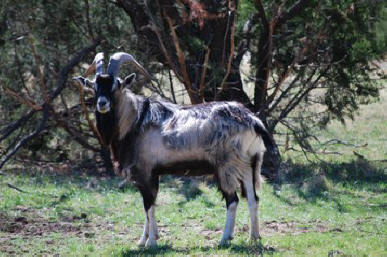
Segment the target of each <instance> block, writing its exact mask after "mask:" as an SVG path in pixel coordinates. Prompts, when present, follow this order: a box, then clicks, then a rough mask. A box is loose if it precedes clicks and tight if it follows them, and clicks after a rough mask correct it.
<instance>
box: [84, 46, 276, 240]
mask: <svg viewBox="0 0 387 257" xmlns="http://www.w3.org/2000/svg"><path fill="white" fill-rule="evenodd" d="M124 55H125V56H126V57H125V58H124V59H125V60H126V59H131V58H132V59H133V60H134V58H133V57H132V56H130V55H129V56H130V58H128V55H127V54H124V53H118V54H115V55H113V56H112V58H111V61H110V62H112V59H114V60H116V59H117V58H119V57H120V56H124ZM117 62H118V63H120V60H117V61H113V63H117ZM135 65H136V67H137V68H139V69H141V68H142V66H141V65H139V64H138V63H137V62H136V64H135ZM117 66H118V67H116V68H114V72H110V75H106V76H105V77H104V78H105V79H106V81H104V80H103V79H102V78H101V77H99V76H101V75H100V74H97V75H96V80H95V81H96V82H95V83H96V98H97V99H98V98H99V97H106V98H107V99H111V100H110V101H111V102H112V103H111V104H110V105H111V106H112V110H109V112H108V113H100V112H98V111H97V112H96V115H97V127H98V128H99V130H100V133H101V134H103V133H104V127H106V126H109V127H111V128H112V131H110V130H108V131H110V133H111V134H112V135H110V136H107V137H106V138H107V140H106V144H108V145H110V147H111V150H112V155H113V159H114V161H115V162H117V163H118V165H117V166H118V167H119V170H120V171H121V172H123V173H124V174H125V175H126V176H127V178H128V179H130V180H131V181H133V182H134V184H135V185H136V186H137V188H138V189H139V190H140V192H141V194H142V196H143V199H144V208H145V215H146V222H145V226H144V231H143V234H142V236H141V239H140V241H139V244H140V245H147V246H151V245H155V244H156V241H157V238H158V233H157V224H156V220H155V217H154V215H155V214H154V212H155V200H156V197H157V192H158V185H159V176H160V175H163V174H179V175H187V176H190V175H203V174H213V175H214V176H215V177H216V179H217V181H218V185H219V189H220V191H221V192H222V194H223V196H224V198H225V199H226V205H227V215H226V224H225V229H224V233H223V237H222V240H221V244H224V243H226V242H227V241H228V240H231V239H232V238H233V232H234V226H235V214H236V209H237V205H238V201H239V199H238V196H237V194H236V191H237V189H238V188H239V187H241V190H242V196H246V197H247V201H248V204H249V211H250V237H251V239H257V238H259V221H258V201H259V198H258V197H257V195H256V191H255V190H256V189H259V188H260V186H261V183H262V178H261V174H260V171H261V165H262V160H263V155H264V152H265V150H266V147H268V148H269V149H270V148H271V146H272V140H271V137H270V135H269V133H268V132H267V131H266V129H265V127H264V125H263V124H262V122H261V121H260V120H259V119H258V118H257V117H256V116H254V115H253V113H251V112H250V111H249V110H248V109H246V108H245V107H244V106H243V105H241V104H239V103H236V102H212V103H207V104H201V105H193V106H179V105H176V104H172V103H170V102H167V101H164V100H160V99H153V98H145V97H143V96H139V95H135V94H134V93H133V92H131V91H130V90H129V89H128V88H127V86H130V84H131V83H132V82H133V80H134V77H135V75H131V76H128V77H127V78H126V79H125V80H124V81H122V80H120V79H118V78H117V70H118V68H119V65H117ZM140 67H141V68H140ZM109 69H110V70H111V69H112V68H111V67H110V68H109V67H108V69H107V70H108V71H109ZM142 69H143V68H142ZM144 71H145V69H143V70H142V71H141V72H142V73H143V74H145V75H148V73H147V72H146V71H145V72H144ZM109 76H110V79H109V78H108V77H109ZM112 76H113V77H112ZM77 80H78V81H80V82H81V83H83V84H85V82H84V80H82V79H80V78H79V77H78V78H77ZM98 81H100V82H98ZM108 81H110V82H108ZM109 83H111V84H113V85H110V87H111V90H110V92H111V95H110V96H107V95H102V94H101V92H102V91H101V90H98V87H102V86H105V87H106V86H108V84H109ZM115 83H117V86H116V85H114V84H115ZM105 92H109V90H105ZM109 115H111V117H110V118H106V117H108V116H109ZM98 123H99V124H98ZM100 128H101V129H100ZM102 136H103V135H102ZM265 145H266V147H265Z"/></svg>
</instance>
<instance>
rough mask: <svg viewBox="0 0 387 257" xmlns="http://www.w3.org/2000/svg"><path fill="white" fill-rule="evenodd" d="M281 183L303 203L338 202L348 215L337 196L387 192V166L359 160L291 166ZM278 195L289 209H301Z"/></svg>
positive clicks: (338, 206)
mask: <svg viewBox="0 0 387 257" xmlns="http://www.w3.org/2000/svg"><path fill="white" fill-rule="evenodd" d="M281 180H282V182H283V183H287V184H290V185H291V188H293V189H294V191H295V192H296V193H297V195H298V196H299V197H300V198H301V199H304V200H305V201H308V202H312V203H315V202H316V201H317V200H319V199H323V200H329V201H334V202H335V203H336V205H337V208H338V210H339V211H342V212H345V211H346V208H345V206H343V205H342V204H341V202H340V199H339V198H338V197H335V196H336V195H345V194H347V195H349V196H350V197H358V194H357V193H356V191H359V190H365V191H368V192H372V193H385V192H386V191H387V189H386V186H385V185H386V183H387V163H386V162H383V161H378V162H375V161H374V162H369V161H367V160H365V159H358V160H354V161H351V162H346V163H318V164H289V165H288V169H287V171H286V173H284V174H282V178H281ZM335 184H341V185H342V187H341V188H345V190H338V189H337V187H335ZM347 189H348V190H347ZM275 195H276V197H277V198H278V199H279V200H281V201H282V202H284V203H286V204H288V205H297V204H294V203H293V202H292V201H291V199H288V198H286V197H283V196H281V195H280V194H277V193H275Z"/></svg>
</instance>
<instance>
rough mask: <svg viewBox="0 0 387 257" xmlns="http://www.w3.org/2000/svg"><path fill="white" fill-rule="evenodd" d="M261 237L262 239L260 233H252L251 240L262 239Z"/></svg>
mask: <svg viewBox="0 0 387 257" xmlns="http://www.w3.org/2000/svg"><path fill="white" fill-rule="evenodd" d="M261 239H262V237H261V236H260V235H259V234H253V235H250V238H249V241H252V242H255V241H257V240H261Z"/></svg>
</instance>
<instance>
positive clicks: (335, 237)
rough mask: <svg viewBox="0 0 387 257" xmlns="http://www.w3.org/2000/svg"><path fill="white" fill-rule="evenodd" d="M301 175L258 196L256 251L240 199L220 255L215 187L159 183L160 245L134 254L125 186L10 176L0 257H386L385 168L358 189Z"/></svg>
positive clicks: (136, 216)
mask: <svg viewBox="0 0 387 257" xmlns="http://www.w3.org/2000/svg"><path fill="white" fill-rule="evenodd" d="M308 169H313V167H309V166H307V165H304V166H295V167H294V169H292V170H290V171H289V173H288V174H287V176H289V178H288V183H286V184H284V185H283V186H282V187H281V190H279V191H274V190H273V188H272V186H271V185H269V184H266V185H265V186H264V189H263V191H262V192H260V199H261V202H260V204H261V208H260V217H261V230H262V235H263V239H262V240H261V241H260V242H257V243H251V242H248V220H249V219H248V208H247V204H246V201H244V200H242V201H241V202H240V205H239V207H238V212H237V224H236V235H235V239H234V240H233V241H232V243H231V244H230V245H229V246H226V247H222V248H219V247H218V246H217V244H218V242H219V241H220V239H221V232H222V229H223V226H224V220H225V207H224V205H225V203H224V202H223V200H222V199H221V194H220V193H219V192H218V191H217V189H216V186H215V185H214V184H212V183H208V182H204V181H195V183H193V182H192V181H188V180H181V179H179V178H173V177H165V178H164V179H163V181H162V183H161V188H160V194H159V197H158V200H157V203H158V207H157V209H156V216H157V219H158V223H159V226H160V227H159V228H160V234H161V238H160V240H159V247H158V248H155V249H146V248H139V247H137V246H136V242H137V240H138V239H139V237H140V235H141V231H142V224H143V220H144V214H143V207H142V199H141V197H140V195H139V193H138V192H137V191H136V190H135V189H133V188H131V187H129V188H127V189H125V190H124V191H121V190H118V189H117V185H118V182H119V180H117V179H113V180H105V179H103V180H101V179H100V180H98V181H96V182H95V183H93V184H94V187H92V188H87V184H88V181H90V180H95V179H96V178H93V177H87V176H71V177H67V176H59V175H54V174H51V175H47V174H46V175H44V174H41V173H36V174H32V173H31V174H26V173H15V172H12V173H11V172H9V173H7V174H6V175H3V176H0V184H1V189H0V238H1V239H0V250H1V251H0V252H1V253H0V256H8V255H16V256H19V255H23V256H39V255H53V254H59V256H86V255H87V256H139V255H143V256H148V255H153V254H160V255H166V256H186V255H197V256H198V255H200V256H202V255H226V256H228V255H235V256H241V255H257V254H258V253H264V254H270V255H274V256H328V254H329V253H331V254H333V256H386V255H387V251H386V249H385V247H386V245H387V225H386V222H385V220H386V218H387V217H386V206H387V205H386V204H387V203H386V199H387V195H386V193H387V187H386V177H385V176H386V175H385V174H384V173H383V172H385V169H386V167H385V166H383V163H381V164H379V165H378V166H376V167H373V169H372V170H371V171H368V173H370V172H373V173H375V174H374V175H375V176H371V177H367V178H364V177H361V176H360V177H359V178H362V179H361V180H359V179H358V180H356V179H343V178H342V177H340V176H337V177H336V178H334V177H333V175H331V174H330V173H327V174H324V175H321V174H319V173H318V174H313V173H310V172H308ZM332 169H335V170H336V167H333V168H332ZM321 176H322V177H323V178H321ZM380 176H381V177H380ZM376 178H380V179H376ZM8 183H10V184H12V185H14V186H16V187H18V188H20V189H22V190H24V191H25V192H19V191H17V190H15V189H13V188H10V187H8V186H7V184H8Z"/></svg>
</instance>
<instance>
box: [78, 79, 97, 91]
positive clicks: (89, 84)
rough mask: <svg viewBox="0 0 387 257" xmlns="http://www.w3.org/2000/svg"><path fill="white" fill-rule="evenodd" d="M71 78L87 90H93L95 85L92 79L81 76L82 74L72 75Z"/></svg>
mask: <svg viewBox="0 0 387 257" xmlns="http://www.w3.org/2000/svg"><path fill="white" fill-rule="evenodd" d="M73 80H75V81H77V82H78V83H79V84H80V85H81V86H83V87H84V89H86V90H87V91H89V90H91V89H92V90H93V91H95V85H94V83H93V82H92V81H90V80H88V79H86V78H84V77H82V76H78V77H74V78H73Z"/></svg>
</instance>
